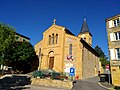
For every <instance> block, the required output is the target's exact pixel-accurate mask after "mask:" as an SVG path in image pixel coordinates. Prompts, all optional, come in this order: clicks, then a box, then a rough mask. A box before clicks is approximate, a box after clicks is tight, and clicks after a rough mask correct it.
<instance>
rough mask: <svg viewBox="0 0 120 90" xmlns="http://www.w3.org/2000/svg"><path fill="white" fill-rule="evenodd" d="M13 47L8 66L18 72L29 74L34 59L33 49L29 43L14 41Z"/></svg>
mask: <svg viewBox="0 0 120 90" xmlns="http://www.w3.org/2000/svg"><path fill="white" fill-rule="evenodd" d="M13 47H14V48H13V50H12V56H11V60H12V61H11V63H9V64H10V66H12V67H13V68H14V69H17V70H20V71H24V72H29V71H30V69H31V64H32V62H33V61H34V60H35V58H36V53H35V51H34V47H33V46H32V45H31V44H30V43H29V42H19V41H16V42H15V43H14V46H13Z"/></svg>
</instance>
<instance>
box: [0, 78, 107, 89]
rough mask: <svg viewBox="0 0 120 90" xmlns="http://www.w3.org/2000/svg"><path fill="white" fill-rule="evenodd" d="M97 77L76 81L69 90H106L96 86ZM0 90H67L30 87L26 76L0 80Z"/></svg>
mask: <svg viewBox="0 0 120 90" xmlns="http://www.w3.org/2000/svg"><path fill="white" fill-rule="evenodd" d="M98 79H99V78H98V77H94V78H90V79H86V80H78V81H76V83H75V84H74V87H73V88H72V89H71V90H107V89H104V88H103V87H101V86H99V85H98ZM0 90H67V89H63V88H54V87H42V86H32V85H30V78H28V77H27V76H12V77H4V78H3V79H0Z"/></svg>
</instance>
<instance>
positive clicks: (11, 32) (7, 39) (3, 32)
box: [0, 23, 15, 64]
mask: <svg viewBox="0 0 120 90" xmlns="http://www.w3.org/2000/svg"><path fill="white" fill-rule="evenodd" d="M14 41H15V29H14V28H13V27H11V26H9V25H6V24H3V23H0V64H6V62H7V61H9V58H10V52H11V49H12V46H13V43H14Z"/></svg>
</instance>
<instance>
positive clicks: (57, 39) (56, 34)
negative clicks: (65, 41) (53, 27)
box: [56, 34, 58, 44]
mask: <svg viewBox="0 0 120 90" xmlns="http://www.w3.org/2000/svg"><path fill="white" fill-rule="evenodd" d="M57 43H58V34H56V44H57Z"/></svg>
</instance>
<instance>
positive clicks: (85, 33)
mask: <svg viewBox="0 0 120 90" xmlns="http://www.w3.org/2000/svg"><path fill="white" fill-rule="evenodd" d="M78 37H79V38H80V39H83V40H84V41H86V42H87V43H88V44H89V45H90V46H92V34H91V33H90V31H89V28H88V25H87V23H86V18H84V21H83V24H82V28H81V31H80V33H79V34H78Z"/></svg>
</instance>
